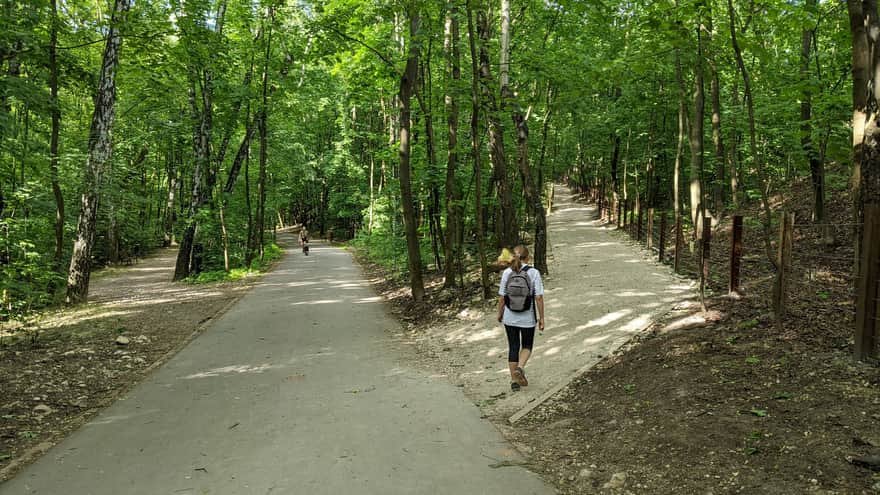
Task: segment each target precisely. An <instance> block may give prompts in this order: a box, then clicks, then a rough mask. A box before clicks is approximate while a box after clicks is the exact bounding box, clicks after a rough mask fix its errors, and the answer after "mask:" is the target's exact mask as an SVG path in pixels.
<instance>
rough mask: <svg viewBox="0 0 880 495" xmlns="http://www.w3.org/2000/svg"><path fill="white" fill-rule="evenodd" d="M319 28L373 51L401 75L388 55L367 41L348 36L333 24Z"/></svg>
mask: <svg viewBox="0 0 880 495" xmlns="http://www.w3.org/2000/svg"><path fill="white" fill-rule="evenodd" d="M321 29H327V30H329V31H330V32H332V33H334V34H336V35H337V36H339V37H340V38H343V39H346V40H348V41H353V42H355V43H357V44H359V45H361V46H362V47H364V48H366V49H367V50H369V51H371V52H373V53H374V54H376V56H377V57H379V58H380V59H382V61H383V62H385V65H387V66H388V67H389V68H390V69H391V70H392V71H393V72H394V73H395V74H396V75H398V76H400V75H401V73H400V72H399V71H398V70H397V67H396V66H395V65H394V62H392V61H391V60H389V59H388V57H386V56H385V55H384V54H382V52H380V51H379V50H377V49H376V48H373V47H372V46H370V45H368V44H367V43H365V42H363V41H361V40H359V39H357V38H355V37H354V36H349V35H348V34H346V33H343V32H342V31H339V30H338V29H336V28H334V27H333V26H321Z"/></svg>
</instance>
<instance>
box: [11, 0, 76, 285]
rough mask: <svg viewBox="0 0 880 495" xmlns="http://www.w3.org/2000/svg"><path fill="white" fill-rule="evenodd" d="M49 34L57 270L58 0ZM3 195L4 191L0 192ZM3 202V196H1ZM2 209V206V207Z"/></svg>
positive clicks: (60, 237) (60, 214)
mask: <svg viewBox="0 0 880 495" xmlns="http://www.w3.org/2000/svg"><path fill="white" fill-rule="evenodd" d="M50 22H51V26H50V34H49V95H50V99H51V101H50V105H51V113H52V131H51V134H50V138H49V169H50V174H51V179H52V194H53V196H55V255H54V256H53V257H52V259H53V263H54V265H55V269H56V270H59V271H60V270H62V266H61V260H62V258H63V256H64V194H62V192H61V184H60V183H59V182H58V136H59V133H60V130H61V102H60V101H59V99H58V61H57V54H56V51H57V47H58V22H59V21H58V0H52V19H51V21H50ZM0 195H2V192H0ZM0 203H2V197H0ZM0 211H2V208H0Z"/></svg>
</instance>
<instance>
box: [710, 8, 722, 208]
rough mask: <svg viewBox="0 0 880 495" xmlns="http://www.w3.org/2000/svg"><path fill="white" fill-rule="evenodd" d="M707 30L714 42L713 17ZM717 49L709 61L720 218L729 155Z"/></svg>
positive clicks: (715, 187) (715, 195) (714, 204)
mask: <svg viewBox="0 0 880 495" xmlns="http://www.w3.org/2000/svg"><path fill="white" fill-rule="evenodd" d="M706 24H707V31H708V32H709V33H710V34H709V36H710V38H709V40H708V42H709V44H710V45H711V44H712V38H711V33H714V29H713V26H712V17H709V18H708V20H707V21H706ZM715 52H716V49H715V47H714V46H712V47H711V48H710V49H709V50H708V57H707V61H708V63H709V73H710V77H711V79H712V80H711V83H710V91H711V99H712V145H713V148H714V149H715V177H714V180H713V182H712V208H713V209H714V210H715V211H714V212H713V213H714V216H715V217H716V218H720V217H721V215H722V212H723V211H724V208H725V202H726V201H727V198H726V197H725V194H724V182H725V180H726V179H725V173H724V171H725V168H726V167H727V155H726V154H725V152H724V138H723V134H722V132H721V83H720V81H719V78H718V64H717V62H716V60H715Z"/></svg>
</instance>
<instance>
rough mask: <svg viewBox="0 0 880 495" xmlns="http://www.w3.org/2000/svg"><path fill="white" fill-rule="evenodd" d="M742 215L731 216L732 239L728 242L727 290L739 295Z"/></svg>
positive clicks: (729, 292)
mask: <svg viewBox="0 0 880 495" xmlns="http://www.w3.org/2000/svg"><path fill="white" fill-rule="evenodd" d="M742 240H743V217H742V215H735V216H734V217H733V240H732V241H731V243H730V284H729V286H728V288H727V292H728V294H730V295H739V270H740V266H741V264H742V250H743V246H742Z"/></svg>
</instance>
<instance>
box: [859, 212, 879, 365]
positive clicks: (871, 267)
mask: <svg viewBox="0 0 880 495" xmlns="http://www.w3.org/2000/svg"><path fill="white" fill-rule="evenodd" d="M860 251H861V252H860V253H859V254H861V260H860V263H859V265H860V266H859V280H858V285H857V289H858V293H857V295H856V334H855V346H854V347H853V357H854V358H855V359H856V360H858V361H867V360H868V358H870V357H875V356H876V354H877V347H876V346H877V338H878V336H877V309H878V308H877V296H878V287H877V279H878V275H880V205H873V204H866V205H865V224H864V226H863V228H862V247H861V249H860Z"/></svg>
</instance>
